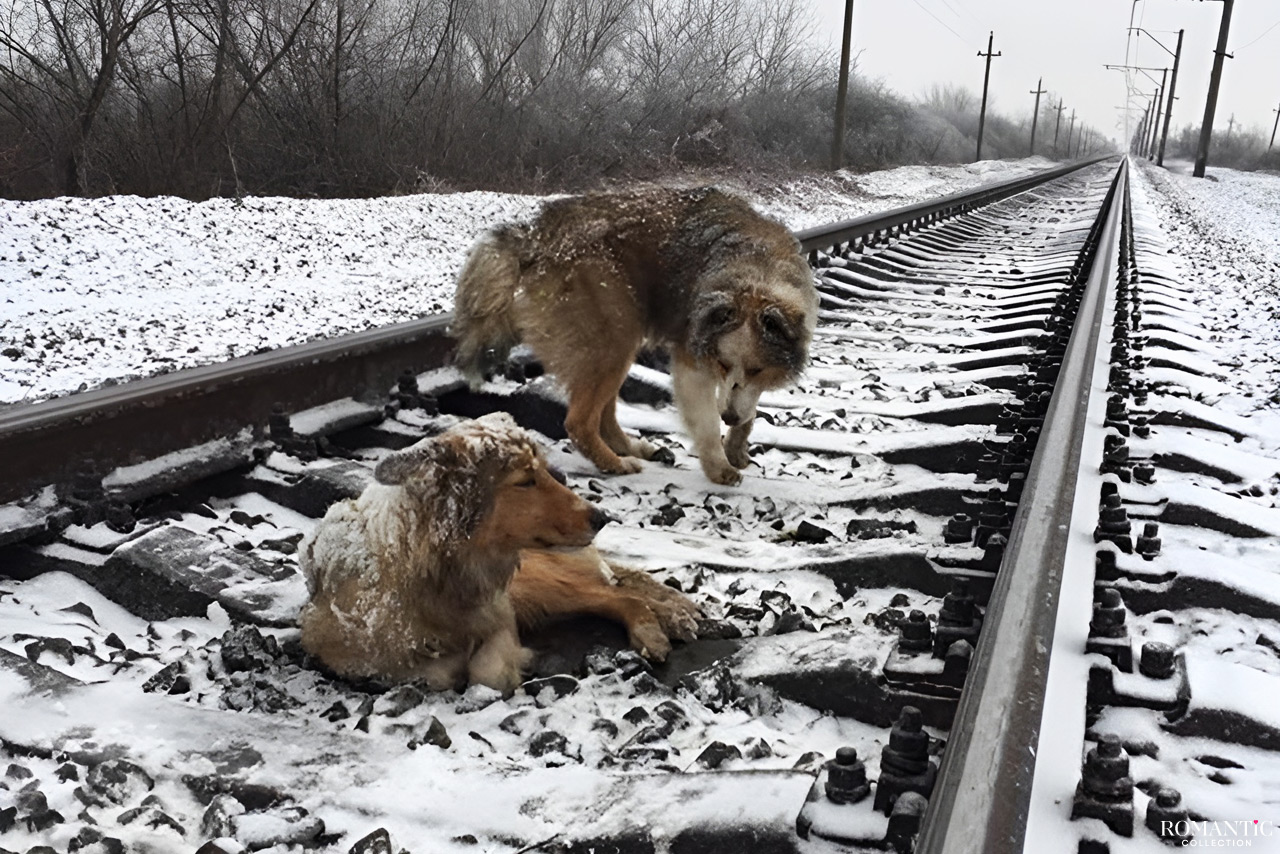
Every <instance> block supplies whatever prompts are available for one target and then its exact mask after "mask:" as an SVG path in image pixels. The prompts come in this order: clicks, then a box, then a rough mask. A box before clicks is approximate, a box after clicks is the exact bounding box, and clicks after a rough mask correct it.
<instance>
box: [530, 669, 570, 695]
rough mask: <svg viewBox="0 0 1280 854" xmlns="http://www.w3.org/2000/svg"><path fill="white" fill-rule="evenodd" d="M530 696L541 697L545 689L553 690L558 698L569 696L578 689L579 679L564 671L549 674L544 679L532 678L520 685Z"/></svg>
mask: <svg viewBox="0 0 1280 854" xmlns="http://www.w3.org/2000/svg"><path fill="white" fill-rule="evenodd" d="M520 687H521V688H523V689H524V692H525V693H526V694H528V695H529V696H530V697H541V696H542V693H543V692H544V691H551V693H552V694H554V695H555V697H556V698H557V699H559V698H561V697H567V696H569V695H570V694H572V693H573V692H575V691H577V690H578V680H577V679H574V678H573V677H572V676H567V675H565V674H563V673H561V674H558V675H556V676H547V677H545V678H542V679H530V680H529V681H528V682H525V683H524V684H523V685H521V686H520Z"/></svg>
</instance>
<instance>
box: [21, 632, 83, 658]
mask: <svg viewBox="0 0 1280 854" xmlns="http://www.w3.org/2000/svg"><path fill="white" fill-rule="evenodd" d="M76 650H77V648H76V647H75V645H73V644H72V643H71V641H69V640H67V639H66V638H36V639H35V640H33V641H32V642H31V643H29V644H27V645H26V646H25V647H24V648H23V652H25V653H26V654H27V658H28V659H30V660H31V661H38V660H39V658H40V656H41V655H42V654H44V653H46V652H48V653H52V654H53V655H56V656H57V657H58V658H61V659H62V660H63V661H65V662H66V663H67V664H75V663H76V656H75V653H76Z"/></svg>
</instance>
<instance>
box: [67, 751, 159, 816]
mask: <svg viewBox="0 0 1280 854" xmlns="http://www.w3.org/2000/svg"><path fill="white" fill-rule="evenodd" d="M84 783H85V785H84V788H85V790H86V791H87V792H88V794H89V795H91V796H92V797H94V798H98V799H100V801H99V802H102V801H108V802H110V803H114V804H120V805H121V806H123V805H124V804H125V803H126V802H127V801H131V800H133V799H134V798H138V797H141V796H142V795H143V793H144V792H149V791H151V790H152V789H154V788H155V785H156V784H155V781H154V780H152V779H151V775H150V774H148V773H147V772H146V771H144V770H142V768H140V767H138V766H137V765H135V764H133V763H132V762H130V761H129V760H127V759H108V760H107V761H105V762H99V763H98V764H97V765H94V766H93V767H92V768H90V769H89V773H88V774H86V775H85V778H84Z"/></svg>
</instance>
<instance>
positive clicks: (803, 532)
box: [795, 519, 834, 543]
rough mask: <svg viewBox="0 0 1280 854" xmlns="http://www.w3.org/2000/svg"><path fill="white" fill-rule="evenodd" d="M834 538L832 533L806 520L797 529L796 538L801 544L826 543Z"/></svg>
mask: <svg viewBox="0 0 1280 854" xmlns="http://www.w3.org/2000/svg"><path fill="white" fill-rule="evenodd" d="M833 536H834V534H832V533H831V531H828V530H827V529H826V528H823V527H821V526H819V525H815V524H813V523H812V522H810V521H808V520H807V519H805V520H802V521H801V522H800V525H799V526H798V527H797V528H796V536H795V538H796V541H797V542H801V543H825V542H826V541H827V540H829V539H831V538H832V537H833Z"/></svg>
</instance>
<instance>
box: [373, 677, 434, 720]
mask: <svg viewBox="0 0 1280 854" xmlns="http://www.w3.org/2000/svg"><path fill="white" fill-rule="evenodd" d="M426 699H427V695H426V694H424V693H422V690H421V689H420V688H415V687H414V686H413V685H401V686H400V687H398V688H393V689H391V690H390V691H388V692H387V693H385V694H383V695H382V696H381V697H379V698H378V699H377V700H375V701H374V703H373V711H374V712H375V713H376V714H379V715H384V716H386V717H388V718H398V717H400V716H401V715H403V714H404V713H405V712H407V711H409V710H410V709H416V708H417V707H418V706H421V705H422V704H423V703H424V702H425V701H426Z"/></svg>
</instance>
